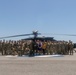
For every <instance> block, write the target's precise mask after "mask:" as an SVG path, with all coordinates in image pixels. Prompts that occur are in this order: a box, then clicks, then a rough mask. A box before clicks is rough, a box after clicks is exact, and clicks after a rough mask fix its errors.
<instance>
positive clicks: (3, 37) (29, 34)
mask: <svg viewBox="0 0 76 75" xmlns="http://www.w3.org/2000/svg"><path fill="white" fill-rule="evenodd" d="M29 35H33V34H21V35H13V36H6V37H0V39H5V38H13V37H21V36H29Z"/></svg>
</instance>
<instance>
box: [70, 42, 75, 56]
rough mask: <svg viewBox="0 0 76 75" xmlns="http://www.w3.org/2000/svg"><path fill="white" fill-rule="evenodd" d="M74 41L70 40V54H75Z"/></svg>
mask: <svg viewBox="0 0 76 75" xmlns="http://www.w3.org/2000/svg"><path fill="white" fill-rule="evenodd" d="M73 46H74V45H73V43H72V41H69V51H70V55H73Z"/></svg>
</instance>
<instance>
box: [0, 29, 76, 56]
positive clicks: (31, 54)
mask: <svg viewBox="0 0 76 75" xmlns="http://www.w3.org/2000/svg"><path fill="white" fill-rule="evenodd" d="M29 35H33V37H30V38H26V39H22V40H32V46H33V49H32V53H30V54H29V56H34V50H35V49H34V43H35V41H36V40H41V41H44V40H45V41H57V40H55V39H54V37H38V35H42V33H38V31H37V30H36V31H32V33H30V34H21V35H13V36H6V37H0V39H6V38H14V37H21V36H29ZM53 35H64V36H76V35H74V34H53ZM30 51H31V50H30Z"/></svg>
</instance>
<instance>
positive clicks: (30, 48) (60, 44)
mask: <svg viewBox="0 0 76 75" xmlns="http://www.w3.org/2000/svg"><path fill="white" fill-rule="evenodd" d="M73 46H74V45H73V43H72V41H69V42H67V41H45V40H44V41H40V40H35V41H32V40H29V41H26V40H19V41H11V40H9V41H5V40H3V41H0V53H1V54H2V55H19V56H22V55H30V56H34V55H46V54H47V55H52V54H62V55H73Z"/></svg>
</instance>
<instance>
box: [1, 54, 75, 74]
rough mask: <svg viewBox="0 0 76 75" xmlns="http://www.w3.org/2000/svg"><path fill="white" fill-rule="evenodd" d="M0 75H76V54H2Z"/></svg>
mask: <svg viewBox="0 0 76 75" xmlns="http://www.w3.org/2000/svg"><path fill="white" fill-rule="evenodd" d="M0 75H76V54H74V55H73V56H72V55H71V56H70V55H66V56H64V57H45V58H38V57H5V56H0Z"/></svg>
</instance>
